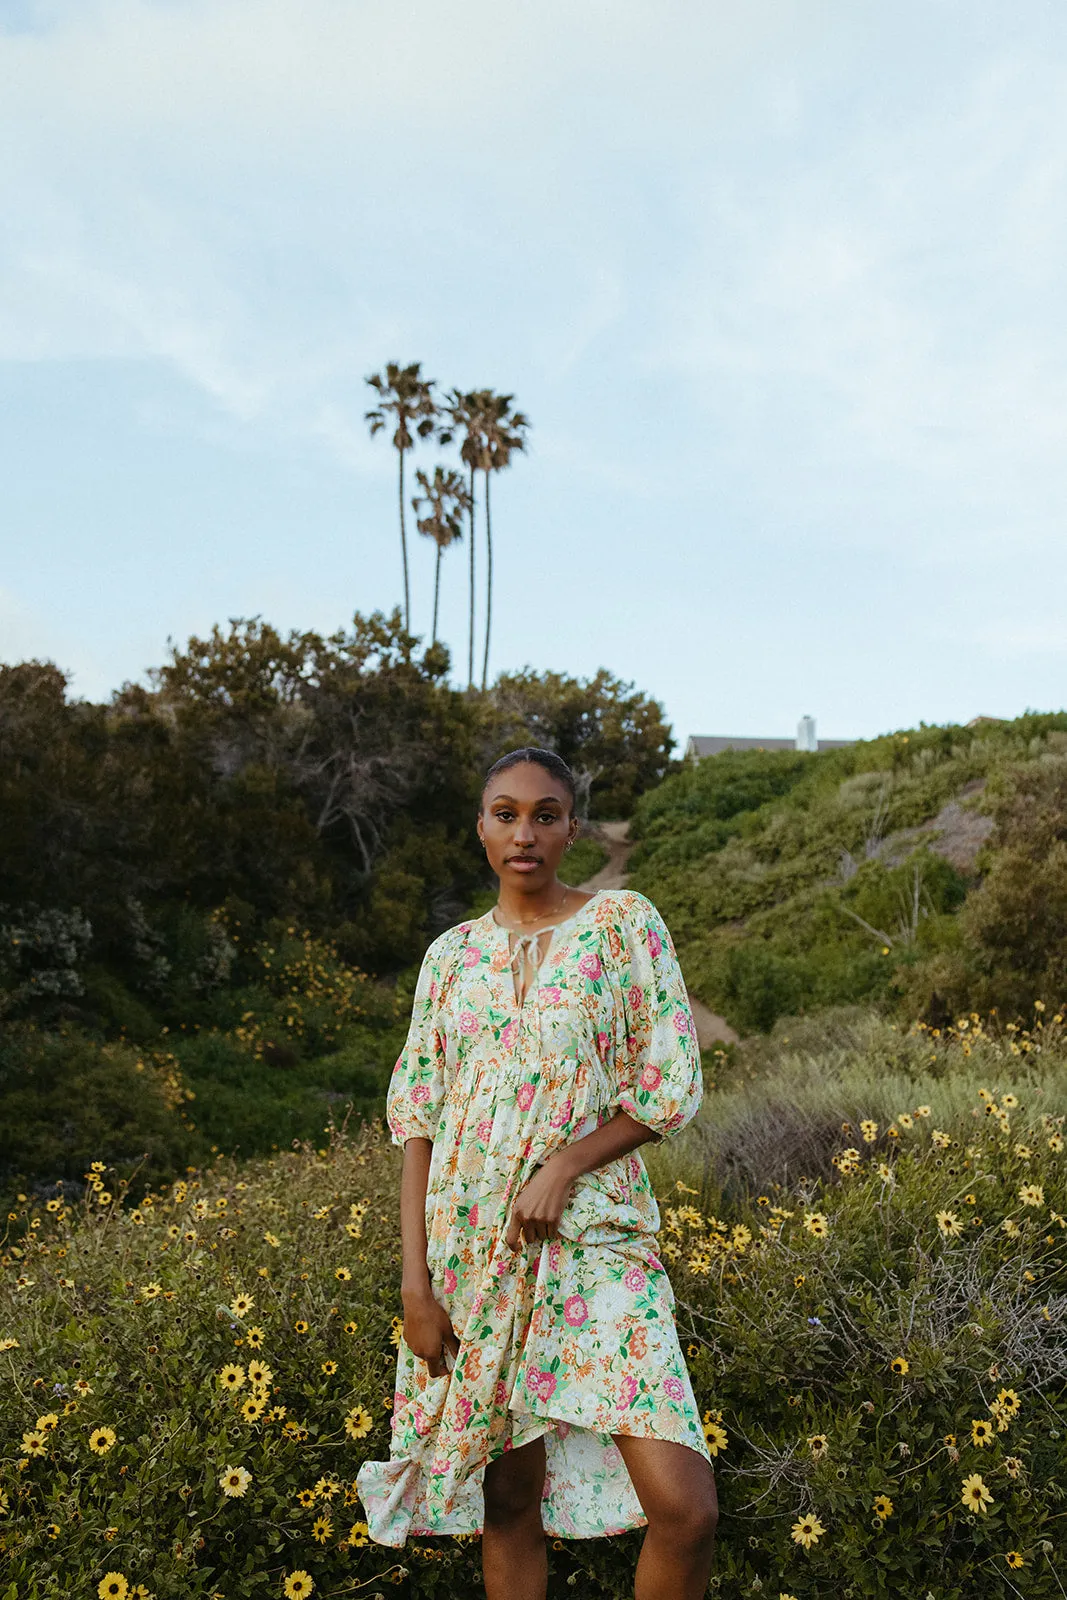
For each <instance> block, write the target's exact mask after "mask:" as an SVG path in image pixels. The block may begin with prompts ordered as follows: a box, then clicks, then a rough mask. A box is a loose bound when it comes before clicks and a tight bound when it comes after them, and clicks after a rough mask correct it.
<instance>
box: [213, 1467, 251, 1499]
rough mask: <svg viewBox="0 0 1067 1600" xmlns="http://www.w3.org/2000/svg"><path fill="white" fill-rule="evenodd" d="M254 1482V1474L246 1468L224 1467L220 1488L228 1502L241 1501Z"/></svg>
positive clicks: (220, 1476)
mask: <svg viewBox="0 0 1067 1600" xmlns="http://www.w3.org/2000/svg"><path fill="white" fill-rule="evenodd" d="M251 1482H252V1474H251V1473H250V1472H246V1471H245V1469H244V1467H223V1469H222V1472H221V1473H220V1474H219V1488H220V1489H221V1490H222V1492H223V1494H224V1495H225V1496H226V1498H227V1499H228V1500H240V1499H241V1497H242V1496H243V1495H244V1494H245V1493H246V1491H247V1489H248V1485H249V1484H250V1483H251Z"/></svg>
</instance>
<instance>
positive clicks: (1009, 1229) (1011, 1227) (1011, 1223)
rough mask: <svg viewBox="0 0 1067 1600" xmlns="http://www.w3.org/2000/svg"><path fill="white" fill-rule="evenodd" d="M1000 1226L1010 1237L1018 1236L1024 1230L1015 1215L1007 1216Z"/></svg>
mask: <svg viewBox="0 0 1067 1600" xmlns="http://www.w3.org/2000/svg"><path fill="white" fill-rule="evenodd" d="M1000 1226H1001V1228H1002V1229H1003V1231H1004V1232H1005V1233H1006V1234H1007V1236H1008V1238H1009V1239H1015V1238H1017V1237H1018V1235H1019V1233H1020V1232H1021V1231H1022V1230H1021V1229H1020V1227H1019V1224H1018V1223H1017V1222H1016V1220H1015V1218H1014V1217H1005V1218H1004V1221H1003V1222H1002V1223H1001V1224H1000Z"/></svg>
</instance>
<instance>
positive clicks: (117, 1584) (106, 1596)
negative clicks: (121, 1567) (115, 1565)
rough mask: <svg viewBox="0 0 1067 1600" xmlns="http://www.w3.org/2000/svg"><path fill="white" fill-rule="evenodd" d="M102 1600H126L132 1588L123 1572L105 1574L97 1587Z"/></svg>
mask: <svg viewBox="0 0 1067 1600" xmlns="http://www.w3.org/2000/svg"><path fill="white" fill-rule="evenodd" d="M96 1592H97V1594H98V1595H99V1596H100V1600H126V1596H127V1595H128V1594H129V1592H130V1586H129V1584H128V1583H127V1582H126V1579H125V1577H124V1576H123V1574H122V1573H121V1572H105V1573H104V1576H103V1577H102V1578H101V1579H100V1582H99V1583H98V1584H97V1586H96Z"/></svg>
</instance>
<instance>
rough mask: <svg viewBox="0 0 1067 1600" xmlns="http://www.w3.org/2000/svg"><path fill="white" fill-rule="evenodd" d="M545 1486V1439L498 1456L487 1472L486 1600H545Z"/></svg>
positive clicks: (483, 1541) (485, 1481) (484, 1555)
mask: <svg viewBox="0 0 1067 1600" xmlns="http://www.w3.org/2000/svg"><path fill="white" fill-rule="evenodd" d="M544 1486H545V1440H544V1435H543V1434H542V1435H541V1437H540V1438H539V1439H534V1440H532V1441H531V1443H530V1444H524V1445H523V1446H522V1447H521V1449H519V1450H509V1451H508V1452H507V1454H506V1455H502V1456H497V1458H496V1460H495V1461H490V1463H489V1465H488V1466H487V1467H486V1469H485V1480H484V1495H485V1523H484V1531H483V1533H482V1575H483V1577H484V1579H485V1593H486V1600H545V1597H546V1595H547V1593H548V1551H547V1549H546V1548H545V1532H544V1528H543V1526H542V1523H541V1493H542V1490H543V1489H544Z"/></svg>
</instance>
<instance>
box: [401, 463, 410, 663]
mask: <svg viewBox="0 0 1067 1600" xmlns="http://www.w3.org/2000/svg"><path fill="white" fill-rule="evenodd" d="M400 554H401V556H402V557H403V561H404V632H405V633H410V632H411V592H410V590H409V588H408V536H407V530H406V528H405V527H404V452H403V450H401V451H400Z"/></svg>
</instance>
